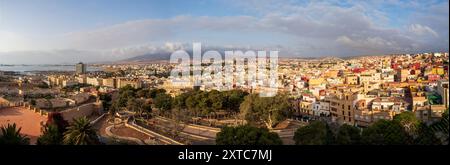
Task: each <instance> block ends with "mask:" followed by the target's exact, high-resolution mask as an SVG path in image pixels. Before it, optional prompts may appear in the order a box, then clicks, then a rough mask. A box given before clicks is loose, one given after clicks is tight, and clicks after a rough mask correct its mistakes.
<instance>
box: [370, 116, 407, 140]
mask: <svg viewBox="0 0 450 165" xmlns="http://www.w3.org/2000/svg"><path fill="white" fill-rule="evenodd" d="M362 140H363V142H364V143H365V144H369V145H405V144H410V142H411V137H410V136H409V135H408V133H407V132H406V131H405V129H404V128H403V127H402V125H401V124H400V123H399V122H398V121H394V120H393V121H388V120H379V121H377V122H375V123H374V124H373V125H371V126H369V127H368V128H366V129H364V130H363V132H362Z"/></svg>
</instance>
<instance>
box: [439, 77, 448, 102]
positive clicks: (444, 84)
mask: <svg viewBox="0 0 450 165" xmlns="http://www.w3.org/2000/svg"><path fill="white" fill-rule="evenodd" d="M448 92H449V89H448V80H440V81H438V85H437V93H438V94H439V95H441V98H442V103H443V104H444V106H445V108H448V102H449V99H448Z"/></svg>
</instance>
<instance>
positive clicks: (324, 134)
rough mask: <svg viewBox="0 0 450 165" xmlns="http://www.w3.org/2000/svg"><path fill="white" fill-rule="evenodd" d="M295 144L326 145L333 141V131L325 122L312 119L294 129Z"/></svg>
mask: <svg viewBox="0 0 450 165" xmlns="http://www.w3.org/2000/svg"><path fill="white" fill-rule="evenodd" d="M294 141H295V144H296V145H328V144H332V143H333V133H332V132H331V130H330V128H329V127H328V125H327V124H326V123H325V122H322V121H314V122H311V123H310V124H309V125H307V126H304V127H300V128H298V129H297V131H295V134H294Z"/></svg>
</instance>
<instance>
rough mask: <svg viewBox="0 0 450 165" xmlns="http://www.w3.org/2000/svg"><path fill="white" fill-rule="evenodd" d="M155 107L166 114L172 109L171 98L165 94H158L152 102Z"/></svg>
mask: <svg viewBox="0 0 450 165" xmlns="http://www.w3.org/2000/svg"><path fill="white" fill-rule="evenodd" d="M154 103H155V107H156V108H158V109H159V110H161V111H162V112H168V111H170V110H171V109H172V97H171V96H170V95H168V94H165V93H159V94H158V95H156V98H155V100H154Z"/></svg>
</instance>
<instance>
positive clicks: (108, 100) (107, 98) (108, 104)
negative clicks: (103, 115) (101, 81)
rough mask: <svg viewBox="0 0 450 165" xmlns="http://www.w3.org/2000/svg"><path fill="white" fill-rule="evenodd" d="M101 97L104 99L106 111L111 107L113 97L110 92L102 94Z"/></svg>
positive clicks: (103, 103)
mask: <svg viewBox="0 0 450 165" xmlns="http://www.w3.org/2000/svg"><path fill="white" fill-rule="evenodd" d="M99 99H100V100H101V101H102V105H103V108H104V109H105V111H109V109H110V108H111V101H112V97H111V95H110V94H100V96H99Z"/></svg>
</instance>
